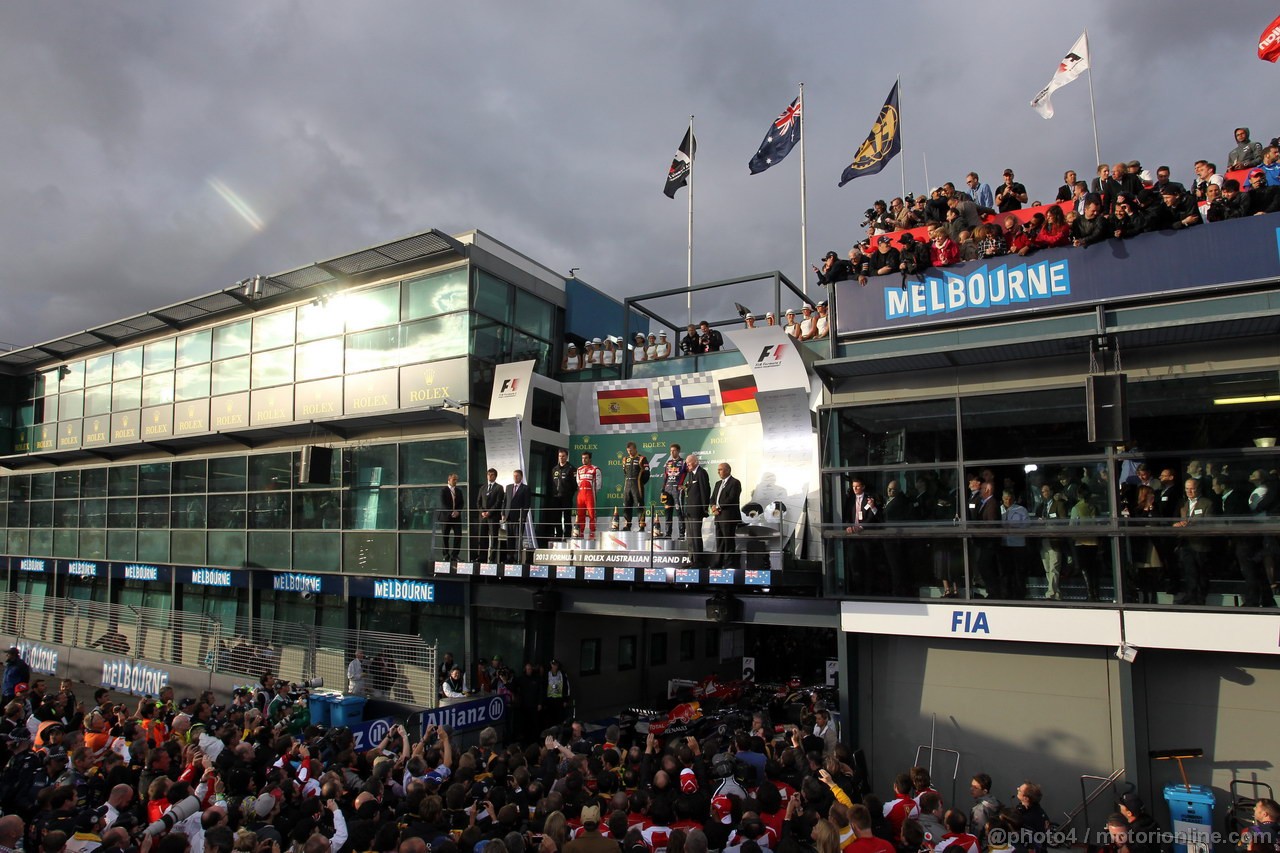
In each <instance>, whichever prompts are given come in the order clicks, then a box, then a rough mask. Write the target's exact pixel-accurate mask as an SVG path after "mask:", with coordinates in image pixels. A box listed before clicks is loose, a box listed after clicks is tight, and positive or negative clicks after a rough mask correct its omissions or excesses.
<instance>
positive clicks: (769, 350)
mask: <svg viewBox="0 0 1280 853" xmlns="http://www.w3.org/2000/svg"><path fill="white" fill-rule="evenodd" d="M786 348H787V345H786V344H778V345H777V346H770V347H765V348H764V349H762V350H760V355H758V356H756V364H760V363H761V362H764V361H778V360H780V359H781V358H782V351H783V350H784V349H786Z"/></svg>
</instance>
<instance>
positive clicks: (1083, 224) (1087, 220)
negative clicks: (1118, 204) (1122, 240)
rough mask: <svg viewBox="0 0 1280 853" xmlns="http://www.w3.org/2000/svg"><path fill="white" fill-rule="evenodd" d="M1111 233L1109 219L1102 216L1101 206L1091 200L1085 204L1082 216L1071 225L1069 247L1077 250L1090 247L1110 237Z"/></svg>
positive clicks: (1112, 229) (1112, 228)
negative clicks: (1071, 246)
mask: <svg viewBox="0 0 1280 853" xmlns="http://www.w3.org/2000/svg"><path fill="white" fill-rule="evenodd" d="M1113 231H1115V228H1114V227H1113V226H1112V224H1111V220H1110V218H1108V217H1106V216H1103V215H1102V206H1101V205H1100V204H1099V203H1098V202H1097V201H1096V200H1091V201H1088V202H1086V203H1085V206H1084V215H1082V216H1080V217H1077V219H1076V221H1075V222H1074V223H1072V225H1071V245H1073V246H1075V247H1076V248H1078V249H1082V248H1084V247H1086V246H1092V245H1093V244H1094V243H1101V242H1102V241H1103V240H1105V239H1107V238H1108V237H1110V236H1111V234H1112V232H1113Z"/></svg>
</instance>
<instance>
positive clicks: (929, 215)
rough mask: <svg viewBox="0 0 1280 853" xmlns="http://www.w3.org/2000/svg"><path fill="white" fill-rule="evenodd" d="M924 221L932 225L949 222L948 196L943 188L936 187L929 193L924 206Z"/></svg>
mask: <svg viewBox="0 0 1280 853" xmlns="http://www.w3.org/2000/svg"><path fill="white" fill-rule="evenodd" d="M924 221H925V222H926V223H930V224H931V223H934V222H946V221H947V196H946V194H945V192H944V188H943V187H934V188H933V192H931V193H929V199H928V200H927V201H926V202H925V204H924Z"/></svg>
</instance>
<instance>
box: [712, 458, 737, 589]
mask: <svg viewBox="0 0 1280 853" xmlns="http://www.w3.org/2000/svg"><path fill="white" fill-rule="evenodd" d="M716 473H717V474H718V475H719V476H720V481H719V482H718V483H716V489H715V491H714V492H712V494H711V512H712V513H713V514H714V515H715V517H716V557H717V560H716V565H718V566H719V567H720V568H722V569H732V568H735V566H734V564H735V563H736V562H737V554H736V553H735V548H734V543H735V540H736V538H737V533H738V525H739V524H741V523H742V507H741V506H740V504H741V503H742V481H741V480H739V479H738V478H737V477H735V476H733V468H732V467H730V465H729V463H728V462H721V463H720V465H719V466H718V467H717V468H716Z"/></svg>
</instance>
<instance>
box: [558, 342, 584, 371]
mask: <svg viewBox="0 0 1280 853" xmlns="http://www.w3.org/2000/svg"><path fill="white" fill-rule="evenodd" d="M560 369H561V370H562V371H564V372H566V373H568V372H569V371H571V370H581V369H582V356H581V355H579V354H578V345H577V344H569V345H568V346H566V347H565V348H564V358H563V359H561V360H560Z"/></svg>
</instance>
